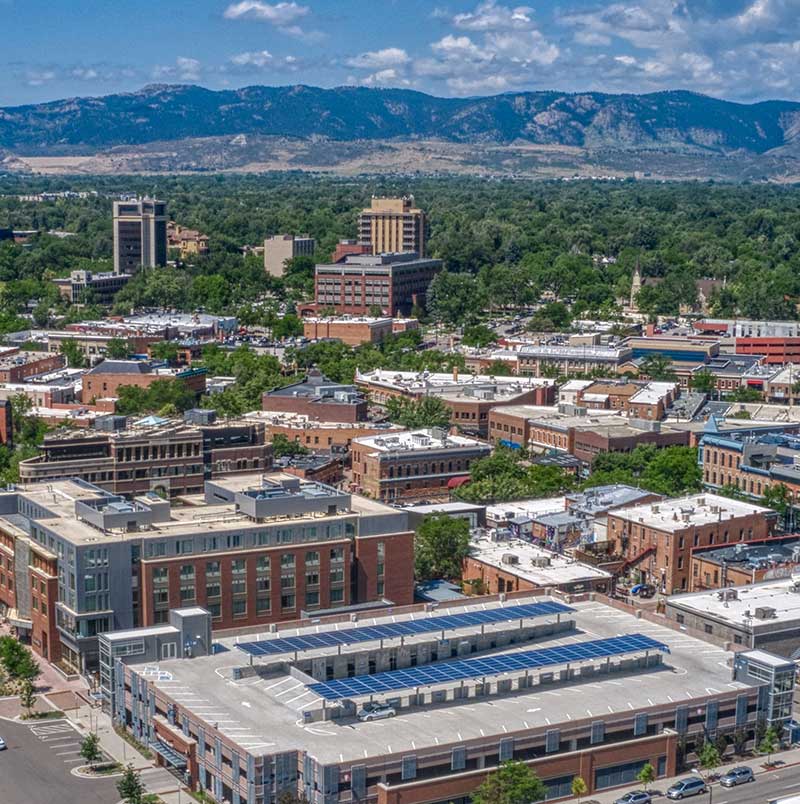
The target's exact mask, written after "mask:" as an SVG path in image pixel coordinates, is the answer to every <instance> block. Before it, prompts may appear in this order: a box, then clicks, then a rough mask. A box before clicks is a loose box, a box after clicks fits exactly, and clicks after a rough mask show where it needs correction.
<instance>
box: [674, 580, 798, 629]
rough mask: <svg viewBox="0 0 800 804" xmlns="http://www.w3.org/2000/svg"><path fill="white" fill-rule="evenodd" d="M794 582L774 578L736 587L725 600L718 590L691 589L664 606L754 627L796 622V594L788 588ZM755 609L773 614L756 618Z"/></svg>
mask: <svg viewBox="0 0 800 804" xmlns="http://www.w3.org/2000/svg"><path fill="white" fill-rule="evenodd" d="M793 587H794V581H793V580H792V579H791V578H780V579H778V580H775V581H767V582H765V583H757V584H752V585H750V586H737V587H734V588H733V589H732V590H730V591H731V592H735V593H736V597H735V598H734V597H732V596H731V595H728V598H727V599H724V596H721V595H720V594H719V592H720V590H719V589H713V590H710V591H705V592H692V593H691V594H688V595H677V596H673V597H671V598H669V600H668V601H667V605H669V606H676V607H678V608H681V609H686V610H687V611H691V612H694V613H695V614H699V615H702V616H707V617H713V618H714V619H715V620H719V621H720V622H724V623H728V624H729V625H734V626H740V627H742V626H745V627H748V628H750V627H753V628H757V627H758V626H759V625H775V624H776V623H797V622H798V621H800V593H798V592H794V591H792V589H793ZM757 608H769V609H774V612H775V614H774V616H773V617H770V618H769V619H766V620H761V619H756V617H755V611H756V609H757Z"/></svg>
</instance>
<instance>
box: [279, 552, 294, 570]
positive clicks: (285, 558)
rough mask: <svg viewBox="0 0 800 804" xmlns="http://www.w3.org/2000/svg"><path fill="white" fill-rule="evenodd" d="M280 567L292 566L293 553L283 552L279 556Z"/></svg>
mask: <svg viewBox="0 0 800 804" xmlns="http://www.w3.org/2000/svg"><path fill="white" fill-rule="evenodd" d="M281 566H282V567H294V553H284V554H283V555H282V556H281Z"/></svg>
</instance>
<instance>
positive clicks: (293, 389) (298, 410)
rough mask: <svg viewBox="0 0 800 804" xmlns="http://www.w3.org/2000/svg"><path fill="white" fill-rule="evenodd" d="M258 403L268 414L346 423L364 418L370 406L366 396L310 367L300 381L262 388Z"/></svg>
mask: <svg viewBox="0 0 800 804" xmlns="http://www.w3.org/2000/svg"><path fill="white" fill-rule="evenodd" d="M261 404H262V407H263V409H264V410H265V411H269V412H271V413H292V414H297V415H300V416H308V417H309V418H311V419H316V420H318V421H324V422H342V423H347V424H355V423H356V422H362V421H365V420H366V418H367V413H368V408H369V406H368V403H367V400H366V397H365V396H364V395H363V394H362V393H361V392H360V391H359V390H358V389H357V388H356V387H355V386H353V385H343V384H342V383H337V382H332V381H331V380H329V379H328V378H327V377H325V375H323V374H322V372H321V371H319V370H318V369H309V370H308V373H307V374H306V376H305V378H304V379H302V380H300V382H296V383H292V384H291V385H286V386H284V387H283V388H273V389H272V390H271V391H265V392H264V394H263V396H262V397H261Z"/></svg>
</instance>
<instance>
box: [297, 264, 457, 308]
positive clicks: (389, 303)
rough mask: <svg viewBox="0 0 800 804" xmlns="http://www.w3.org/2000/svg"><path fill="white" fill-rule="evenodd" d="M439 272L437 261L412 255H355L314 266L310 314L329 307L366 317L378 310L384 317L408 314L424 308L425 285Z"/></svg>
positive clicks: (426, 290)
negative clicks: (374, 309)
mask: <svg viewBox="0 0 800 804" xmlns="http://www.w3.org/2000/svg"><path fill="white" fill-rule="evenodd" d="M441 269H442V261H441V260H435V259H430V258H427V257H421V256H419V254H418V253H416V252H402V253H395V252H392V253H380V254H361V255H359V254H355V255H350V256H348V257H346V258H345V261H344V262H343V263H334V264H329V265H317V267H316V269H315V272H314V299H315V304H314V305H313V307H311V308H310V311H311V312H316V311H319V310H324V309H326V308H330V307H332V308H333V309H334V310H336V312H337V313H344V314H348V315H367V314H368V313H369V312H370V310H371V309H372V308H375V307H379V308H380V309H381V310H382V312H383V314H384V315H387V316H398V315H400V316H403V315H408V314H409V313H410V312H411V310H412V308H413V307H415V306H417V307H425V299H426V295H427V293H428V286H429V285H430V283H431V281H432V280H433V278H434V276H436V274H437V273H438V272H439V271H440V270H441Z"/></svg>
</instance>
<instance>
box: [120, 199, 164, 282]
mask: <svg viewBox="0 0 800 804" xmlns="http://www.w3.org/2000/svg"><path fill="white" fill-rule="evenodd" d="M113 228H114V273H115V274H135V273H136V272H137V271H138V270H139V269H140V268H156V267H163V266H165V265H166V264H167V205H166V204H165V203H164V202H163V201H156V200H155V199H153V198H143V199H139V200H138V201H115V202H114V217H113Z"/></svg>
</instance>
